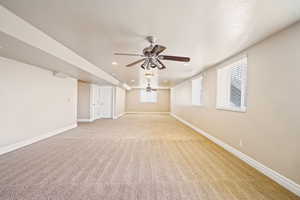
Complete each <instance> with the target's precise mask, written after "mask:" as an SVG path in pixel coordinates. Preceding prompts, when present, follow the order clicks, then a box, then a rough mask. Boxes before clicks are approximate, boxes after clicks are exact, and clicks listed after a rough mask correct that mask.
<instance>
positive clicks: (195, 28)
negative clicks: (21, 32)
mask: <svg viewBox="0 0 300 200" xmlns="http://www.w3.org/2000/svg"><path fill="white" fill-rule="evenodd" d="M0 3H1V4H2V5H3V6H5V7H6V8H8V9H9V10H11V11H12V12H14V13H15V14H16V15H18V16H19V17H22V18H23V19H25V20H26V21H28V22H29V23H31V24H32V25H34V26H35V27H37V28H39V29H40V30H42V31H44V32H45V33H46V34H48V35H49V36H51V37H52V38H54V39H56V40H57V41H59V42H61V43H62V44H64V45H65V46H67V47H68V48H70V49H72V50H73V51H75V52H76V53H78V54H79V55H80V56H82V57H83V58H85V59H87V60H88V61H90V62H91V63H93V64H94V65H96V66H98V67H100V68H101V69H103V70H104V71H106V72H108V73H110V74H113V76H115V77H116V78H117V79H119V80H120V81H122V82H127V83H128V84H129V85H133V86H134V85H137V84H138V83H139V81H138V79H139V74H140V73H139V66H138V65H137V66H135V67H132V68H126V67H124V65H126V64H128V63H130V62H132V61H135V60H136V59H138V58H135V57H121V56H114V55H113V53H114V52H128V53H141V51H142V49H143V48H144V47H145V46H147V45H148V43H147V42H146V41H145V39H144V38H145V37H146V36H148V35H153V36H155V37H157V38H158V43H159V44H162V45H165V46H167V48H168V49H167V50H166V51H165V52H164V53H165V54H170V55H178V56H189V57H191V62H190V64H189V65H188V66H184V65H183V64H182V63H176V62H170V61H168V62H167V61H164V63H165V64H166V65H167V69H166V70H163V71H159V72H158V76H159V77H158V78H159V83H160V86H168V85H174V84H176V83H178V82H180V81H182V80H184V79H186V78H188V77H190V76H193V75H195V74H197V73H199V72H200V71H201V70H203V69H204V68H206V67H208V66H211V65H213V64H215V63H217V62H219V61H221V60H224V59H226V58H227V57H229V56H231V55H233V54H235V53H237V52H239V51H241V50H243V49H245V48H246V47H248V46H250V45H252V44H254V43H255V42H257V41H259V40H262V39H264V38H265V37H267V36H268V35H270V34H272V33H274V32H277V31H279V30H281V29H283V28H284V27H286V26H288V25H290V24H292V23H295V22H296V21H298V20H299V19H300V1H299V0H284V1H279V0H278V1H277V0H276V1H274V0H186V1H182V0H163V1H159V0H152V1H146V0H126V1H124V0H87V1H83V0H48V1H46V0H44V1H41V0H26V1H20V0H0ZM0 45H1V44H0ZM113 61H116V62H117V63H118V65H112V62H113ZM49 64H51V63H49ZM132 79H134V80H135V82H131V80H132ZM165 80H168V81H169V82H167V83H166V82H165Z"/></svg>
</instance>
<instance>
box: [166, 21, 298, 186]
mask: <svg viewBox="0 0 300 200" xmlns="http://www.w3.org/2000/svg"><path fill="white" fill-rule="evenodd" d="M299 36H300V23H298V24H296V25H294V26H292V27H290V28H289V29H286V30H284V31H283V32H280V33H278V34H276V35H274V36H272V37H270V38H268V39H267V40H264V41H263V42H261V43H259V44H257V45H255V46H253V47H251V48H249V49H247V50H246V51H245V52H244V53H243V54H245V53H246V54H247V55H248V98H247V102H248V106H247V112H246V113H239V112H231V111H224V110H217V109H216V89H217V71H216V69H217V68H218V67H222V66H224V65H226V64H228V63H230V62H232V61H234V60H235V59H237V58H238V57H239V56H240V55H237V56H235V57H233V58H231V59H230V60H227V61H226V62H223V63H222V64H220V65H218V66H215V67H213V68H210V69H208V70H206V71H205V72H204V73H203V76H204V82H203V87H204V106H192V105H191V82H190V81H186V82H184V83H182V84H180V85H178V86H176V87H175V88H172V95H171V96H172V97H171V99H172V105H171V110H172V113H174V114H176V115H177V116H179V117H180V118H182V119H184V120H186V121H188V122H190V123H192V124H193V125H195V126H196V127H198V128H200V129H202V130H204V131H205V132H207V133H208V134H210V135H212V136H214V137H216V138H218V139H220V140H222V141H224V142H225V143H227V144H229V145H231V146H233V147H235V148H236V149H238V150H240V151H241V152H243V153H245V154H247V155H248V156H250V157H252V158H254V159H255V160H257V161H259V162H261V163H262V164H264V165H266V166H268V167H269V168H271V169H273V170H275V171H277V172H279V173H280V174H282V175H284V176H286V177H288V178H290V179H292V180H294V181H295V182H296V183H298V184H299V183H300V171H299V169H300V156H299V152H300V83H299V75H300V45H299V44H300V37H299ZM240 140H242V143H243V145H242V146H240V145H239V143H240Z"/></svg>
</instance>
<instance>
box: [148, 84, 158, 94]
mask: <svg viewBox="0 0 300 200" xmlns="http://www.w3.org/2000/svg"><path fill="white" fill-rule="evenodd" d="M152 91H157V89H154V88H152V87H151V86H150V83H149V82H148V84H147V87H146V92H152Z"/></svg>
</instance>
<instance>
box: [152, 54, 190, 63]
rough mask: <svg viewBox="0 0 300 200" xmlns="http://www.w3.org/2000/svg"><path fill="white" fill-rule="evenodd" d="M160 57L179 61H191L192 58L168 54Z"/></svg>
mask: <svg viewBox="0 0 300 200" xmlns="http://www.w3.org/2000/svg"><path fill="white" fill-rule="evenodd" d="M158 58H159V59H162V60H173V61H179V62H190V60H191V59H190V58H189V57H179V56H166V55H161V56H159V57H158Z"/></svg>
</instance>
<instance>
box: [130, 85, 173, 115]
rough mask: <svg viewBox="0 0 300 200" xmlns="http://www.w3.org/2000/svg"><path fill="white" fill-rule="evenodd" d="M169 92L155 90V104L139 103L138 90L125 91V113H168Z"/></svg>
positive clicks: (167, 90) (166, 90)
mask: <svg viewBox="0 0 300 200" xmlns="http://www.w3.org/2000/svg"><path fill="white" fill-rule="evenodd" d="M169 111H170V90H169V89H160V90H157V103H141V102H140V89H131V90H127V91H126V112H169Z"/></svg>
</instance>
